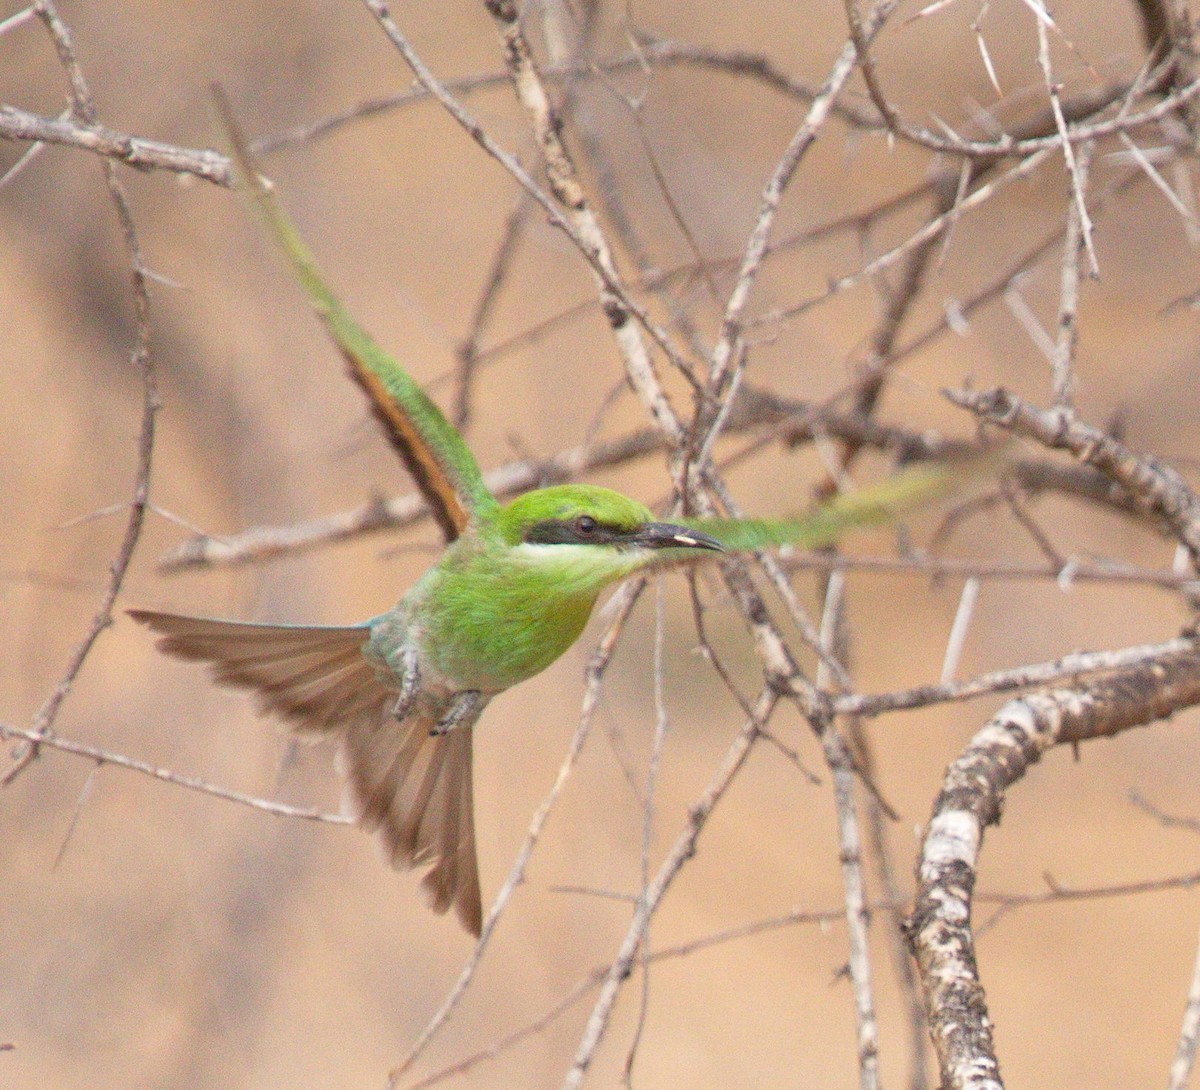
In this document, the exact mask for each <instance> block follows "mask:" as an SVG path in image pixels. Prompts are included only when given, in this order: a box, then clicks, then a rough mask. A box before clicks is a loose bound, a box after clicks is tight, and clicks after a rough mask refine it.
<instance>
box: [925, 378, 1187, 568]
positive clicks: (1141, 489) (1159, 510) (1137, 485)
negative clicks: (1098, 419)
mask: <svg viewBox="0 0 1200 1090" xmlns="http://www.w3.org/2000/svg"><path fill="white" fill-rule="evenodd" d="M946 396H947V397H949V398H950V400H951V401H953V402H954V404H956V405H961V406H962V407H963V408H965V409H970V410H971V412H973V413H976V414H977V415H978V416H980V417H981V418H982V419H984V420H987V421H989V422H991V423H993V424H998V425H999V426H1000V427H1002V428H1005V429H1007V430H1008V431H1011V432H1014V433H1015V434H1017V435H1022V436H1025V437H1027V438H1029V439H1035V440H1037V442H1039V443H1042V444H1043V445H1045V446H1047V447H1051V448H1056V449H1060V450H1069V451H1070V452H1071V453H1072V454H1074V455H1075V456H1076V457H1077V458H1078V459H1079V460H1080V461H1081V462H1083V463H1085V464H1086V465H1090V466H1093V467H1094V468H1096V469H1098V470H1099V471H1100V472H1101V473H1103V474H1105V475H1106V476H1107V477H1109V478H1111V479H1112V480H1113V481H1116V482H1117V483H1118V484H1119V485H1121V487H1122V488H1124V489H1125V490H1126V491H1127V492H1128V493H1129V495H1130V496H1131V497H1132V498H1133V500H1134V502H1135V503H1136V504H1137V505H1138V507H1139V508H1140V509H1141V510H1142V511H1143V512H1144V513H1145V514H1148V515H1152V516H1154V517H1155V518H1158V519H1162V520H1163V521H1164V522H1165V523H1166V524H1167V525H1169V526H1170V527H1171V529H1172V530H1173V531H1174V532H1175V534H1176V535H1177V536H1178V538H1179V540H1180V541H1181V542H1182V543H1183V544H1184V545H1185V546H1186V547H1187V550H1188V552H1189V553H1190V554H1191V557H1192V563H1193V566H1196V565H1200V499H1198V498H1197V496H1196V494H1195V493H1194V492H1193V491H1192V490H1191V488H1189V487H1188V485H1187V482H1186V481H1184V479H1183V477H1182V476H1180V474H1179V472H1178V471H1177V470H1175V469H1174V468H1173V467H1171V466H1169V465H1167V463H1166V462H1163V461H1161V460H1160V459H1158V458H1154V457H1151V456H1150V455H1143V456H1139V455H1137V454H1134V453H1133V451H1131V450H1130V449H1129V448H1128V447H1126V446H1125V445H1124V444H1123V443H1121V442H1119V441H1118V440H1116V439H1114V438H1113V437H1112V436H1110V435H1106V434H1105V433H1104V432H1102V431H1100V430H1099V429H1098V428H1093V427H1091V426H1090V425H1088V424H1084V423H1083V422H1082V421H1080V420H1078V419H1076V418H1075V417H1074V415H1073V414H1071V413H1068V412H1063V411H1060V410H1055V409H1049V410H1043V409H1037V408H1035V407H1034V406H1032V405H1029V404H1027V403H1026V402H1024V401H1022V400H1021V399H1020V398H1018V397H1016V396H1015V395H1013V394H1011V393H1009V392H1008V391H1007V390H1004V389H1001V388H996V389H994V390H988V391H974V390H948V391H946Z"/></svg>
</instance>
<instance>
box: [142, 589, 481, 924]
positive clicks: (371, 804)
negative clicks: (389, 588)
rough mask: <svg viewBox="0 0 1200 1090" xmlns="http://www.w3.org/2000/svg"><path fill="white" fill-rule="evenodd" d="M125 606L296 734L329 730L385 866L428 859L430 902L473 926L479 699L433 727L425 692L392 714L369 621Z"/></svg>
mask: <svg viewBox="0 0 1200 1090" xmlns="http://www.w3.org/2000/svg"><path fill="white" fill-rule="evenodd" d="M130 616H132V617H133V618H134V620H136V621H139V622H141V623H142V624H144V625H148V626H149V627H150V628H152V629H153V630H154V631H155V632H158V633H159V634H160V635H161V636H162V639H161V640H159V643H158V646H159V648H160V649H161V650H163V651H165V652H167V653H168V654H171V655H175V656H177V657H179V658H183V659H190V660H193V661H200V662H207V663H209V665H210V668H211V670H212V673H213V676H214V678H215V679H216V680H217V681H219V682H221V683H223V684H225V685H233V686H236V687H238V688H242V689H251V690H253V692H254V694H255V696H256V697H257V700H258V706H259V710H260V711H263V712H274V713H275V714H277V715H280V716H282V717H283V718H284V719H286V720H287V721H288V723H289V725H290V726H291V727H292V729H293V730H295V731H296V732H297V733H300V734H310V735H311V734H316V735H323V736H329V735H336V736H337V737H339V738H340V739H341V748H340V750H339V752H338V764H339V767H340V769H341V771H342V773H343V775H344V776H345V778H346V810H347V811H348V813H349V814H350V815H351V816H352V817H353V818H354V819H355V821H357V822H358V824H359V825H361V826H362V827H363V828H364V829H366V830H367V831H368V832H378V833H379V836H380V840H381V842H382V844H383V848H384V851H385V852H386V854H387V856H388V859H389V860H390V861H391V863H392V865H393V866H394V867H397V868H402V869H405V870H407V869H411V868H413V867H424V866H428V867H429V871H428V873H427V874H426V875H425V877H424V878H423V879H422V882H421V885H422V888H423V889H424V891H425V893H426V895H427V898H428V900H429V902H430V905H431V907H432V908H433V909H434V911H435V912H445V911H446V909H448V908H449V907H450V906H451V905H453V906H454V907H455V909H456V910H457V912H458V918H459V919H460V920H461V921H462V923H463V926H464V927H466V928H467V929H468V930H470V931H471V932H472V933H473V934H475V935H478V934H479V929H480V923H481V918H482V908H481V900H480V893H479V867H478V864H477V863H476V859H475V817H474V811H473V805H472V789H471V736H472V734H473V733H474V732H473V730H472V729H471V728H472V727H473V726H474V723H475V720H476V719H477V718H478V715H479V712H481V711H482V710H483V703H480V704H479V706H478V707H477V708H474V709H473V715H472V716H469V717H467V718H466V719H464V720H463V721H462V722H460V723H458V724H457V725H456V726H455V727H454V728H453V729H452V730H450V731H448V732H447V733H445V734H437V735H431V733H430V732H431V731H432V730H433V729H434V728H435V727H436V725H437V718H438V710H437V709H436V708H434V707H433V706H431V705H429V704H427V703H423V702H418V706H417V709H416V711H415V712H414V713H413V714H412V715H410V716H409V717H408V718H407V719H405V720H404V721H403V722H399V721H397V720H396V718H395V716H394V715H393V714H392V711H393V709H394V708H395V706H396V699H397V691H396V689H395V688H391V687H388V686H387V685H384V684H383V682H381V681H380V680H379V678H378V677H377V676H376V673H375V669H374V667H373V666H372V665H371V663H370V662H369V661H368V660H367V659H366V658H364V657H363V653H362V651H363V645H364V644H365V643H366V642H367V640H368V639H369V638H370V628H369V626H367V625H354V626H350V627H345V628H339V627H320V626H315V627H300V626H291V625H268V624H248V623H243V622H241V621H219V620H212V619H209V618H207V617H182V616H179V615H178V614H174V613H154V612H150V611H148V610H140V609H138V610H130Z"/></svg>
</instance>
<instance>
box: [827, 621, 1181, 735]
mask: <svg viewBox="0 0 1200 1090" xmlns="http://www.w3.org/2000/svg"><path fill="white" fill-rule="evenodd" d="M1195 648H1196V642H1195V640H1193V639H1191V638H1190V637H1182V638H1180V639H1175V640H1168V641H1166V642H1165V643H1159V644H1144V645H1140V646H1137V647H1126V648H1123V649H1121V650H1119V651H1079V652H1076V653H1075V654H1071V655H1064V656H1063V657H1062V658H1060V659H1053V660H1052V661H1050V662H1039V663H1032V664H1030V665H1028V666H1017V667H1014V668H1013V669H1011V670H993V671H991V672H989V673H986V674H979V675H977V676H976V677H973V678H970V679H969V680H967V681H951V682H945V683H943V684H941V685H919V686H917V687H916V688H912V689H897V690H895V691H894V692H890V693H848V694H846V695H845V696H837V697H834V698H833V711H834V713H835V714H836V715H859V716H863V717H864V718H869V717H872V716H876V715H882V714H884V713H885V712H894V711H908V710H910V709H912V708H927V707H930V706H931V705H933V704H943V703H946V702H949V701H962V700H971V699H973V698H975V697H977V696H985V695H990V694H993V693H1011V692H1014V691H1016V690H1018V689H1030V688H1033V687H1034V686H1039V685H1049V684H1052V683H1054V682H1058V681H1063V680H1067V679H1070V678H1074V677H1077V676H1080V675H1084V674H1095V673H1099V672H1103V671H1108V670H1118V669H1130V670H1132V669H1136V668H1137V667H1139V666H1144V665H1146V664H1147V663H1153V662H1155V661H1157V660H1158V659H1160V658H1163V657H1164V656H1167V655H1182V654H1187V653H1189V652H1191V651H1193V650H1195Z"/></svg>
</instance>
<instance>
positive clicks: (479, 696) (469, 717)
mask: <svg viewBox="0 0 1200 1090" xmlns="http://www.w3.org/2000/svg"><path fill="white" fill-rule="evenodd" d="M482 706H483V693H481V692H480V691H479V690H478V689H467V690H466V691H465V692H461V693H455V694H454V699H453V701H452V702H451V704H450V710H449V711H448V712H447V713H446V714H445V715H443V716H442V718H441V719H439V720H438V721H437V724H436V725H435V726H434V727H433V729H432V730H431V731H430V732H429V733H430V734H431V735H432V736H434V737H436V736H437V735H440V734H449V733H450V732H451V731H452V730H454V729H455V728H456V727H461V726H462V725H463V724H464V723H470V722H472V721H473V720H474V719H475V717H476V716H477V715H478V714H479V710H480V708H481V707H482Z"/></svg>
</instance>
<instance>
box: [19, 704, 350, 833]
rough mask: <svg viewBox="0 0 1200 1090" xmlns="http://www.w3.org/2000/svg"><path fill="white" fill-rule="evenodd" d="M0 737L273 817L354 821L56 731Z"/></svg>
mask: <svg viewBox="0 0 1200 1090" xmlns="http://www.w3.org/2000/svg"><path fill="white" fill-rule="evenodd" d="M0 738H5V739H12V738H18V739H21V740H23V741H26V742H30V743H37V744H38V745H39V746H49V747H50V748H51V749H56V750H59V751H60V752H62V753H71V754H74V755H75V756H76V757H85V758H87V760H89V761H94V762H95V763H96V765H97V766H102V765H112V766H113V767H114V768H125V769H128V770H129V771H130V772H139V773H141V774H142V775H143V776H150V777H152V778H153V779H156V780H162V781H163V782H164V783H170V784H174V785H175V786H176V787H183V788H186V789H187V790H188V791H199V792H200V793H201V794H203V795H212V796H213V797H214V798H218V799H224V800H225V801H226V802H236V803H237V804H238V805H239V806H249V807H250V808H251V809H254V810H261V811H262V812H263V813H264V814H272V815H274V816H275V817H286V818H301V819H302V820H304V821H321V822H326V823H328V824H330V825H353V824H354V822H353V821H352V820H351V819H350V818H348V817H346V816H345V815H343V814H327V813H325V812H324V811H322V810H316V809H314V808H312V807H310V806H291V805H289V804H288V803H286V802H274V801H272V800H271V799H263V798H259V797H257V796H255V795H247V794H245V793H243V792H241V791H233V790H231V789H230V788H228V787H221V786H220V785H218V784H214V783H210V782H209V781H208V780H203V779H201V778H200V777H198V776H186V775H184V774H183V773H181V772H173V771H172V770H171V769H169V768H160V767H159V766H158V765H152V764H150V763H149V762H148V761H140V760H138V759H137V758H136V757H127V756H125V754H123V753H115V752H113V751H112V750H109V749H102V748H101V747H99V746H92V745H88V744H87V743H85V742H75V741H72V740H71V739H69V738H62V737H60V736H59V735H57V734H41V733H39V732H37V731H33V730H23V729H21V728H20V727H12V726H9V725H7V724H5V723H0Z"/></svg>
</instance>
